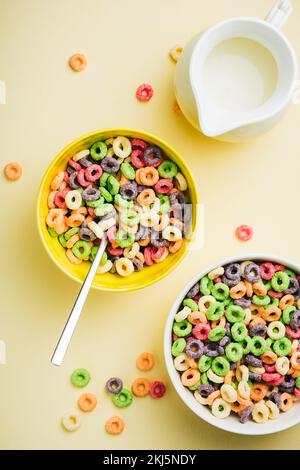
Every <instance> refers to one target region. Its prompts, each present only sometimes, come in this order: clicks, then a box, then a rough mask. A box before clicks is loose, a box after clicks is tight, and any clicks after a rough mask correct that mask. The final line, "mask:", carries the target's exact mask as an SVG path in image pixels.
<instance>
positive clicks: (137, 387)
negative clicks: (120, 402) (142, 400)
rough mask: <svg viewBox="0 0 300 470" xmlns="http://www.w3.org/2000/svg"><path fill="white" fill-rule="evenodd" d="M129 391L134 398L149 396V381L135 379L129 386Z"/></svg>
mask: <svg viewBox="0 0 300 470" xmlns="http://www.w3.org/2000/svg"><path fill="white" fill-rule="evenodd" d="M131 390H132V393H133V394H134V395H135V396H136V397H145V396H146V395H148V394H149V390H150V381H149V380H148V379H146V378H144V377H142V378H138V379H135V380H134V382H133V383H132V385H131Z"/></svg>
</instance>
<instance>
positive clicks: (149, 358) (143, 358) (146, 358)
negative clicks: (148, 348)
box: [136, 352, 154, 372]
mask: <svg viewBox="0 0 300 470" xmlns="http://www.w3.org/2000/svg"><path fill="white" fill-rule="evenodd" d="M136 366H137V368H138V369H139V370H141V371H143V372H145V371H148V370H151V369H152V368H153V367H154V355H153V354H152V353H149V352H143V353H142V354H140V355H139V356H138V358H137V360H136Z"/></svg>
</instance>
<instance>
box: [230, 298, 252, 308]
mask: <svg viewBox="0 0 300 470" xmlns="http://www.w3.org/2000/svg"><path fill="white" fill-rule="evenodd" d="M234 303H235V305H238V306H239V307H242V308H248V307H250V305H251V300H250V299H236V300H235V301H234Z"/></svg>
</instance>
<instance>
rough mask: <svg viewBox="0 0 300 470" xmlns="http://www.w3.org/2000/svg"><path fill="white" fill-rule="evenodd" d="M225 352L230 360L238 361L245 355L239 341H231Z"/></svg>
mask: <svg viewBox="0 0 300 470" xmlns="http://www.w3.org/2000/svg"><path fill="white" fill-rule="evenodd" d="M225 354H226V357H227V359H228V360H229V361H230V362H237V361H239V360H240V359H242V357H243V348H242V346H241V345H240V344H239V343H229V344H227V346H226V348H225Z"/></svg>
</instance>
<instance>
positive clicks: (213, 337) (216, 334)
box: [208, 326, 226, 341]
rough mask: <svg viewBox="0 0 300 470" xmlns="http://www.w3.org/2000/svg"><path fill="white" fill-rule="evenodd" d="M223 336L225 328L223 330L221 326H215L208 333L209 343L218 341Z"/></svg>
mask: <svg viewBox="0 0 300 470" xmlns="http://www.w3.org/2000/svg"><path fill="white" fill-rule="evenodd" d="M225 334H226V330H225V328H223V327H222V326H216V327H215V328H213V329H212V330H210V332H209V333H208V339H209V340H210V341H220V340H221V339H222V338H224V336H225Z"/></svg>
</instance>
